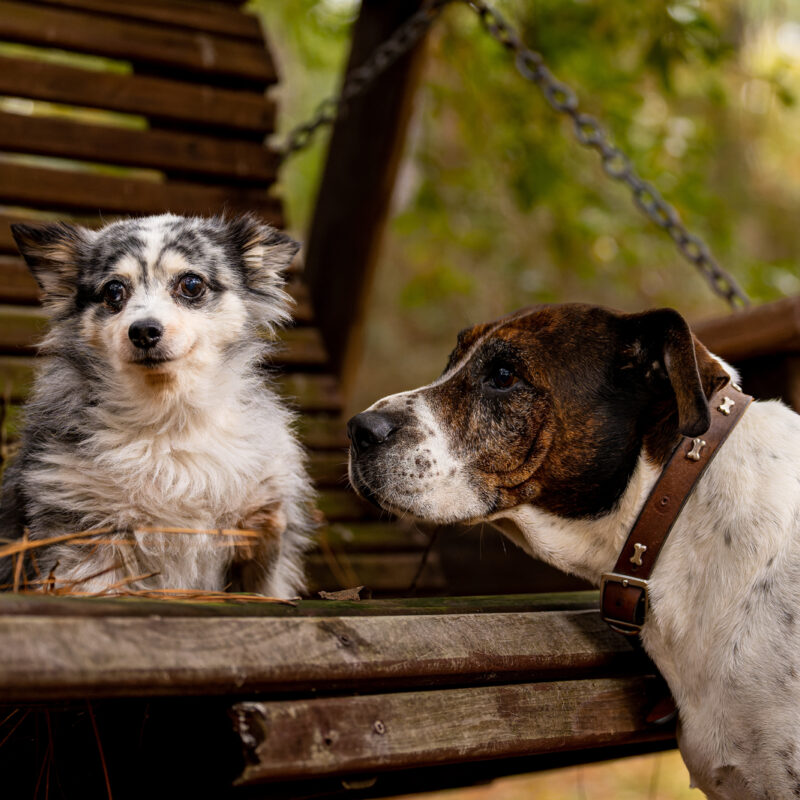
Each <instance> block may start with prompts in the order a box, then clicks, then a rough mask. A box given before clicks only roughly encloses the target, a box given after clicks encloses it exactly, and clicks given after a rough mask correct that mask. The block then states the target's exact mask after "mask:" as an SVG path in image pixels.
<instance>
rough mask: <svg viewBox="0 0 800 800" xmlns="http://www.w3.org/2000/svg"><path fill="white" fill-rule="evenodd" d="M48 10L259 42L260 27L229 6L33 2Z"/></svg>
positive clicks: (147, 0) (126, 0)
mask: <svg viewBox="0 0 800 800" xmlns="http://www.w3.org/2000/svg"><path fill="white" fill-rule="evenodd" d="M34 2H38V3H41V4H42V5H48V6H62V7H65V8H74V9H80V10H84V11H92V12H99V13H101V14H103V15H106V16H115V17H125V18H129V19H141V20H147V21H148V22H159V23H165V24H167V25H175V26H177V27H182V28H190V29H193V30H199V31H208V32H211V33H222V34H225V35H226V36H235V37H238V38H241V39H249V40H251V41H257V42H260V41H262V33H261V26H260V25H259V23H258V19H257V18H256V17H254V16H253V15H251V14H243V13H241V12H240V11H239V9H237V8H231V7H230V5H223V4H222V3H216V2H210V0H203V2H201V3H198V2H196V0H169V2H168V3H165V2H164V0H34Z"/></svg>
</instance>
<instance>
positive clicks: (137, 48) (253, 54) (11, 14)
mask: <svg viewBox="0 0 800 800" xmlns="http://www.w3.org/2000/svg"><path fill="white" fill-rule="evenodd" d="M0 39H3V40H6V41H11V42H23V43H25V44H31V45H43V46H47V47H57V48H59V49H61V50H75V51H79V52H82V53H92V54H94V55H100V56H107V57H109V58H117V59H121V58H122V59H129V60H131V61H133V62H134V63H135V64H148V65H151V66H154V67H162V68H178V69H181V70H187V71H191V72H197V73H200V74H203V75H205V76H206V77H207V78H208V79H212V78H216V77H217V76H220V75H222V76H228V77H232V78H238V79H241V80H249V81H252V82H257V83H260V84H267V83H272V82H274V81H275V79H276V75H275V68H274V65H273V63H272V60H271V59H270V57H269V53H268V52H267V50H266V48H265V47H264V46H263V45H261V44H258V43H250V42H244V41H241V40H238V39H231V38H227V37H224V36H217V35H214V34H209V33H199V32H188V31H181V30H176V29H174V28H167V27H165V26H164V25H158V24H149V23H144V22H133V21H129V20H125V21H123V20H118V19H113V18H111V17H101V16H98V15H97V14H89V13H83V12H80V11H65V10H62V9H56V8H48V7H46V6H38V5H32V4H30V3H21V2H13V0H2V2H0Z"/></svg>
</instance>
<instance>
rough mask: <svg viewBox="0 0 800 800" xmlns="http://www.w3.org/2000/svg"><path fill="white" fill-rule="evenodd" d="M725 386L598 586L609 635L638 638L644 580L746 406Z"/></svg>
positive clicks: (668, 467) (677, 453)
mask: <svg viewBox="0 0 800 800" xmlns="http://www.w3.org/2000/svg"><path fill="white" fill-rule="evenodd" d="M752 400H753V398H752V397H750V395H746V394H743V393H742V392H741V390H740V389H739V388H738V387H737V386H735V385H734V384H732V383H730V384H728V385H727V386H725V387H723V388H722V389H720V390H719V391H718V392H717V393H716V394H715V395H714V396H713V397H712V398H711V400H710V408H711V426H710V427H709V429H708V430H707V431H706V432H705V433H704V434H703V435H702V437H698V438H696V439H689V438H688V437H684V438H683V439H682V440H681V441H680V443H679V444H678V446H677V447H676V448H675V451H674V452H673V454H672V455H671V456H670V459H669V461H668V462H667V464H666V465H665V467H664V469H663V470H662V472H661V475H660V477H659V479H658V480H657V481H656V484H655V486H654V487H653V489H652V491H651V492H650V495H649V497H648V498H647V500H646V501H645V504H644V506H643V507H642V510H641V512H639V517H638V518H637V520H636V522H635V523H634V526H633V528H632V529H631V532H630V534H628V539H627V541H626V542H625V546H624V547H623V548H622V552H621V553H620V554H619V558H618V559H617V563H616V566H615V567H614V571H613V572H606V573H605V574H604V575H603V577H602V579H601V583H600V610H601V614H602V615H603V619H604V620H605V621H606V622H607V623H608V624H609V625H610V626H611V627H612V628H613V629H614V630H615V631H619V632H620V633H624V634H627V635H629V636H635V635H636V634H638V633H639V632H640V631H641V629H642V626H643V625H644V622H645V619H646V617H647V610H648V595H647V591H648V581H649V580H650V576H651V574H652V572H653V568H654V567H655V565H656V561H657V559H658V556H659V553H660V552H661V548H662V547H663V546H664V542H666V540H667V536H669V532H670V531H671V530H672V526H673V525H674V524H675V520H676V519H677V518H678V515H679V514H680V513H681V510H682V509H683V506H684V505H685V503H686V501H687V499H688V498H689V495H690V494H691V493H692V491H693V490H694V487H695V486H696V485H697V482H698V481H699V480H700V476H701V475H702V474H703V473H704V472H705V470H706V467H708V465H709V464H710V463H711V461H712V459H713V458H714V456H715V455H716V453H717V450H719V448H720V446H721V445H722V443H723V442H724V441H725V440H726V439H727V438H728V434H729V433H730V432H731V431H732V430H733V429H734V427H735V426H736V423H737V422H738V421H739V420H740V419H741V417H742V414H744V412H745V410H746V409H747V407H748V406H749V405H750V403H751V402H752Z"/></svg>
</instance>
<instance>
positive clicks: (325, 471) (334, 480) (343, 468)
mask: <svg viewBox="0 0 800 800" xmlns="http://www.w3.org/2000/svg"><path fill="white" fill-rule="evenodd" d="M308 466H309V472H310V474H311V477H312V479H313V480H314V483H315V484H316V485H317V486H326V487H334V488H338V487H341V486H344V485H345V484H346V481H347V454H346V453H345V452H344V451H342V452H340V453H336V452H333V453H331V452H328V451H325V452H322V453H319V452H317V453H313V454H312V455H311V460H310V462H309V465H308Z"/></svg>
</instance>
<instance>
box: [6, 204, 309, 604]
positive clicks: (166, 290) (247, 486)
mask: <svg viewBox="0 0 800 800" xmlns="http://www.w3.org/2000/svg"><path fill="white" fill-rule="evenodd" d="M239 224H240V227H239V228H238V229H236V231H235V232H232V229H231V228H230V227H229V225H230V223H229V222H228V221H225V220H220V219H214V220H200V219H184V218H178V217H174V216H172V215H164V216H160V217H150V218H145V219H141V220H135V221H131V222H130V223H129V224H128V223H115V226H111V228H109V229H104V230H103V231H100V232H99V233H93V232H89V231H82V232H81V236H82V237H83V240H84V244H83V247H84V248H85V249H86V252H85V254H84V257H83V258H84V261H85V265H86V266H84V267H81V268H82V269H85V270H86V271H87V272H91V270H92V269H93V266H92V265H94V264H96V263H98V262H99V261H100V257H99V256H98V255H97V246H98V244H97V243H98V241H99V237H103V236H104V235H105V240H103V241H104V242H105V244H104V247H105V251H103V252H104V253H106V254H107V255H106V256H105V260H106V263H107V264H108V265H109V266H108V268H107V270H106V272H103V273H101V274H100V277H99V278H98V280H99V281H101V282H102V281H107V280H108V276H109V275H113V276H116V278H120V279H125V280H127V281H128V282H129V289H128V292H129V297H128V298H127V302H126V303H125V305H124V306H123V307H122V309H121V310H119V311H117V312H116V313H114V314H110V315H109V314H106V315H98V314H97V313H94V311H93V309H94V307H95V306H93V305H91V304H89V306H88V307H87V308H86V309H80V308H78V309H75V310H72V302H73V301H72V300H71V299H70V297H69V286H68V285H67V281H66V280H62V283H61V285H60V287H63V286H66V289H65V290H64V291H63V297H59V298H57V302H55V301H54V302H51V303H50V308H51V311H53V312H55V315H56V319H55V321H54V324H53V327H52V329H51V331H50V332H49V334H48V335H47V337H46V339H45V341H44V343H43V352H44V353H45V356H44V358H43V359H42V363H41V366H40V368H39V372H38V375H37V379H36V384H35V386H34V390H33V395H32V400H31V403H30V405H29V424H28V427H27V428H26V431H25V435H26V436H27V437H28V438H27V439H24V440H23V448H22V452H21V454H20V457H19V459H18V463H15V464H14V465H12V467H11V468H10V470H9V471H8V473H7V476H6V480H5V482H4V495H3V498H4V499H3V505H4V508H3V509H2V511H3V512H4V513H5V515H6V516H5V517H3V519H2V521H0V529H2V528H3V527H4V526H8V528H10V530H8V531H5V530H4V531H3V532H4V533H5V534H6V535H15V534H16V535H19V533H20V532H21V530H20V528H21V524H24V525H25V526H26V527H27V528H28V530H29V532H30V534H31V537H32V538H44V537H48V536H53V535H58V534H61V533H64V532H65V526H68V527H66V530H67V531H72V530H87V529H99V528H105V527H111V528H112V529H114V531H117V532H120V534H121V535H122V538H123V539H124V540H125V541H122V542H121V543H120V544H104V545H102V546H100V547H99V548H98V549H97V550H96V552H95V553H94V554H93V555H91V556H87V552H86V548H80V547H77V548H76V547H74V546H67V545H64V546H53V547H50V548H46V549H45V550H44V551H42V555H41V561H40V565H41V567H42V569H43V570H44V572H45V574H46V573H47V572H48V571H49V570H50V569H51V568H55V576H56V579H57V580H58V581H59V582H62V583H63V582H73V586H74V588H77V589H78V590H80V591H83V592H94V591H100V590H102V589H104V588H105V587H107V586H109V585H110V584H112V583H114V582H115V581H118V580H123V579H124V580H129V579H130V578H131V577H134V576H137V575H144V574H147V573H151V572H154V573H157V574H155V575H153V576H152V577H150V578H147V579H145V580H140V581H137V582H135V583H133V584H131V585H132V586H133V587H134V588H162V587H168V588H185V589H202V590H221V589H223V588H225V585H226V583H227V581H228V579H229V568H230V566H231V564H232V562H233V561H234V560H235V559H236V558H237V553H239V551H237V550H236V548H235V546H234V545H233V544H232V539H230V538H227V539H226V538H223V537H221V536H219V535H216V534H212V535H205V534H200V535H198V534H188V533H187V534H156V533H148V532H145V530H144V529H148V528H156V529H159V528H162V529H163V528H174V527H179V528H189V529H199V530H207V529H210V530H218V529H231V528H251V527H257V528H258V521H259V520H261V521H263V519H264V514H265V513H266V514H271V517H270V522H271V523H273V527H274V530H270V531H269V533H268V534H267V533H266V532H265V536H267V538H270V537H271V538H272V539H274V541H272V540H271V544H270V545H269V548H265V549H263V550H261V551H257V552H258V554H257V555H256V556H254V557H253V558H252V559H251V560H250V561H249V562H248V565H247V570H248V572H247V576H248V577H247V580H246V585H244V586H242V587H240V588H243V589H246V590H247V591H257V592H261V593H263V594H267V595H272V596H277V597H291V596H294V595H296V594H297V593H298V592H299V591H301V590H302V589H303V588H304V579H303V571H302V563H301V556H302V553H303V551H304V550H305V549H306V547H307V544H308V534H309V531H310V528H311V527H312V526H311V520H310V506H309V503H310V501H311V498H312V492H311V486H310V481H309V479H308V476H307V474H306V471H305V456H304V453H303V451H302V449H301V447H300V445H299V443H298V442H297V440H296V438H295V436H294V434H293V431H292V426H293V416H292V414H291V412H289V411H288V410H287V408H286V407H285V406H284V404H283V403H282V402H281V401H280V399H279V398H278V396H277V394H276V393H275V392H274V391H273V389H272V388H271V387H270V386H269V384H268V382H266V381H265V375H264V373H263V370H262V368H261V364H262V358H263V356H264V354H265V352H266V351H267V349H268V346H267V344H266V343H265V341H264V338H263V335H262V332H263V330H262V329H263V328H270V327H272V326H274V325H276V324H280V323H282V322H285V321H286V320H287V319H288V318H289V312H288V308H289V300H288V297H287V295H285V294H284V292H283V291H282V288H281V286H282V283H283V279H282V277H281V275H280V273H281V271H282V270H283V269H284V268H285V267H286V266H288V263H289V261H290V259H291V256H292V254H293V253H294V252H295V244H294V243H293V242H291V241H290V240H289V239H288V238H287V237H284V236H283V235H282V234H279V233H277V232H275V231H273V230H272V229H269V228H267V227H266V226H263V225H261V224H260V223H258V222H257V221H256V220H244V221H240V223H239ZM228 236H232V237H233V236H235V237H236V238H235V241H236V244H235V245H234V244H229V243H228V240H227V239H226V237H228ZM126 237H128V238H126ZM130 237H133V238H130ZM116 242H120V253H121V254H116V253H115V249H114V247H115V243H116ZM132 242H133V243H132ZM57 245H58V243H56V245H55V246H54V247H53V248H52V249H53V250H54V251H55V252H57ZM191 248H195V251H193V252H195V261H196V263H191V259H189V257H188V256H187V255H186V253H188V252H190V250H191ZM237 248H244V250H243V251H242V250H241V249H239V250H237ZM131 252H132V254H131ZM126 253H127V254H126ZM77 269H78V268H77V267H76V270H77ZM204 269H205V271H206V272H207V273H209V274H213V275H215V276H216V277H215V278H213V280H216V281H218V282H221V284H224V286H225V287H226V288H225V290H224V291H215V292H213V295H214V296H213V298H211V301H210V302H211V304H210V305H209V306H208V307H206V308H205V310H202V309H201V310H197V309H196V308H194V307H192V305H191V303H186V302H180V301H179V300H176V298H175V297H174V296H173V295H174V293H175V291H176V290H175V288H174V287H175V285H176V282H177V281H179V280H180V276H181V275H184V274H186V273H187V272H203V270H204ZM39 277H40V279H41V280H42V282H43V283H44V284H45V287H46V288H47V285H48V284H47V282H48V281H50V280H52V277H51V274H50V273H49V272H44V275H43V276H39ZM209 280H211V278H209ZM209 294H212V291H211V289H209ZM47 299H48V297H47V296H46V300H47ZM142 319H153V320H155V321H157V322H158V323H159V324H160V325H161V326H162V327H163V336H162V340H161V342H160V343H159V345H158V347H159V354H160V355H161V356H165V357H166V359H167V360H165V362H164V363H160V364H157V365H156V366H154V367H145V366H142V365H141V364H139V363H137V362H136V358H137V348H136V347H135V346H134V344H133V343H132V341H131V340H130V338H129V335H128V330H129V327H130V326H131V324H132V323H133V322H136V321H138V320H142ZM70 429H74V431H75V440H77V441H75V440H73V439H70V438H69V437H68V436H65V437H64V438H63V439H62V438H60V437H61V434H62V433H68V432H69V430H70ZM41 441H44V442H45V446H43V447H42V446H39V444H38V443H39V442H41ZM23 501H24V502H23ZM12 512H13V513H12ZM23 515H24V516H23ZM0 516H2V515H0ZM21 518H22V521H21ZM7 520H10V521H7ZM254 520H255V521H254ZM12 528H16V530H12ZM130 538H133V540H134V541H135V546H133V547H131V546H130ZM126 542H127V543H126ZM267 549H268V551H269V552H268V553H267ZM115 564H119V565H120V566H119V567H118V568H116V569H113V570H111V571H106V572H104V573H103V574H98V573H99V572H101V571H102V570H104V569H106V568H107V567H113V565H115ZM93 576H94V577H93Z"/></svg>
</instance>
